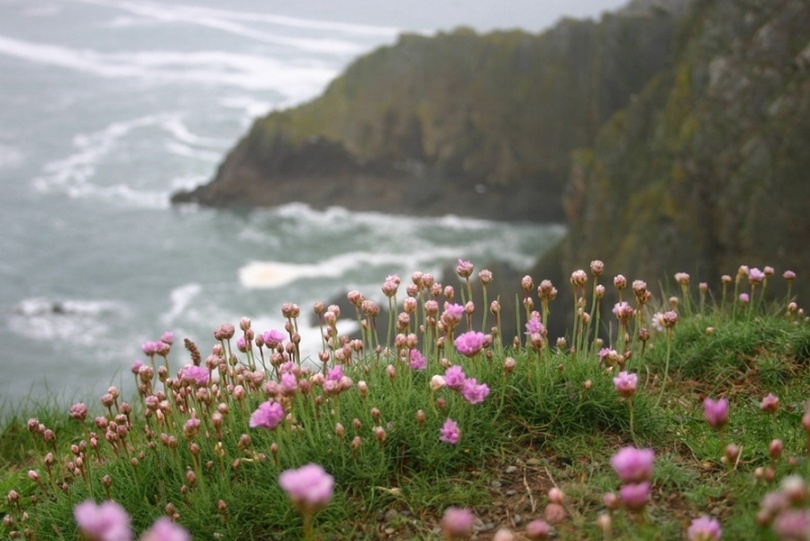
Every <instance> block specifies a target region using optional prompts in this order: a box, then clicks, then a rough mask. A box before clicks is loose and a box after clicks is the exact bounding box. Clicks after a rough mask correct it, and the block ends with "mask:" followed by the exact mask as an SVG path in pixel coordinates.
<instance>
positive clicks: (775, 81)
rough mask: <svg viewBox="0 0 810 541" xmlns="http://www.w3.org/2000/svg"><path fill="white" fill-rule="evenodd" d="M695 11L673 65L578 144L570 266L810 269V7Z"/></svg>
mask: <svg viewBox="0 0 810 541" xmlns="http://www.w3.org/2000/svg"><path fill="white" fill-rule="evenodd" d="M687 17H688V18H687V19H686V20H685V21H684V23H683V25H682V26H681V32H680V35H679V36H678V43H677V52H676V56H675V62H674V63H673V65H672V66H671V67H670V68H668V69H667V70H665V71H664V72H662V73H661V74H660V75H658V76H657V77H655V78H654V80H652V81H651V82H650V83H649V84H648V85H647V87H646V88H645V89H644V91H643V92H642V93H640V95H639V97H638V99H637V100H635V101H634V102H633V103H632V104H631V105H630V106H628V107H627V108H626V109H625V110H623V111H621V112H619V113H617V114H616V115H615V116H613V118H612V119H611V120H610V121H609V122H608V123H607V124H606V125H605V126H604V127H603V128H602V129H601V130H600V132H599V134H598V135H597V137H596V139H595V142H594V144H593V146H592V147H591V148H589V149H586V150H581V151H578V152H576V153H575V154H574V160H573V161H574V163H573V172H572V176H571V182H570V185H569V191H568V194H567V197H566V210H567V214H568V223H569V224H570V226H571V229H570V234H569V236H568V238H567V239H566V241H565V242H564V244H563V246H562V254H563V258H562V261H563V264H564V266H565V268H567V270H568V272H570V271H571V270H573V269H574V268H576V267H584V268H587V264H588V261H590V260H591V259H594V258H599V259H603V260H604V261H605V262H606V263H607V264H608V269H610V270H611V272H613V273H619V272H625V273H629V272H633V273H637V275H636V274H634V276H633V277H634V278H636V277H637V278H642V279H646V280H648V281H652V282H651V283H657V282H658V281H659V280H660V279H661V278H662V277H663V276H667V275H670V274H671V273H673V272H675V271H676V270H682V271H687V272H691V273H693V277H694V278H693V279H695V280H697V279H698V278H699V279H702V280H707V281H711V283H717V281H718V278H719V276H720V275H721V274H732V275H733V274H734V273H735V272H736V269H737V267H738V265H740V264H743V263H744V264H748V265H751V266H760V267H761V266H763V265H773V266H775V267H776V268H777V270H779V272H780V274H781V271H783V270H785V269H786V268H792V269H793V270H795V271H797V272H799V273H800V275H804V276H807V275H808V274H810V251H808V249H807V248H808V242H809V241H810V215H809V214H808V204H810V151H808V149H810V4H808V3H807V2H806V1H802V0H769V1H761V2H760V1H746V2H742V1H738V0H699V1H696V2H695V3H694V4H693V6H692V10H691V12H690V14H689V15H688V16H687ZM544 265H546V266H547V265H548V262H545V263H544ZM566 276H567V274H566ZM628 277H629V276H628ZM778 282H781V279H780V280H778ZM805 300H806V299H805Z"/></svg>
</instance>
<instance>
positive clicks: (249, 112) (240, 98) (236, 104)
mask: <svg viewBox="0 0 810 541" xmlns="http://www.w3.org/2000/svg"><path fill="white" fill-rule="evenodd" d="M218 103H219V105H221V106H222V107H227V108H229V109H238V110H241V111H242V117H243V118H244V119H245V122H244V125H247V124H248V123H249V122H251V121H252V120H253V119H254V118H256V117H259V116H263V115H266V114H267V112H268V111H270V110H271V109H272V108H273V107H275V106H276V104H275V103H272V102H269V101H265V100H258V99H256V98H254V97H253V96H245V95H235V96H227V97H224V98H221V99H220V100H219V102H218Z"/></svg>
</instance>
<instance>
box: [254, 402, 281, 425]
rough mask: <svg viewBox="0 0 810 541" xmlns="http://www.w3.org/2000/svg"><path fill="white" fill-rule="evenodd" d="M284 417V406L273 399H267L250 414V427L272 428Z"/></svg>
mask: <svg viewBox="0 0 810 541" xmlns="http://www.w3.org/2000/svg"><path fill="white" fill-rule="evenodd" d="M282 419H284V408H283V407H282V406H281V404H279V403H278V402H275V401H270V400H268V401H267V402H263V403H262V404H259V407H258V408H257V409H256V411H254V412H253V413H252V414H251V416H250V422H249V423H248V424H249V425H250V428H269V429H270V430H273V429H274V428H276V427H277V426H278V425H279V424H280V423H281V421H282Z"/></svg>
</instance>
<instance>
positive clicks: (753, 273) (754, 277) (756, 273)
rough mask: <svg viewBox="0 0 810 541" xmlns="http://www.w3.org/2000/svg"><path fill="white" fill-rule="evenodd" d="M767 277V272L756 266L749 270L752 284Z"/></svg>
mask: <svg viewBox="0 0 810 541" xmlns="http://www.w3.org/2000/svg"><path fill="white" fill-rule="evenodd" d="M764 279H765V273H764V272H762V271H761V270H759V269H758V268H756V267H754V268H753V269H751V270H749V271H748V282H750V283H752V284H759V283H761V282H762V280H764Z"/></svg>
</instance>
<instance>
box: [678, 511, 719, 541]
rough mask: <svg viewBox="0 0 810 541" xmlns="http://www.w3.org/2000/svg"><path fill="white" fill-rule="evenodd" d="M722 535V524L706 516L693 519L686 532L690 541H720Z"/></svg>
mask: <svg viewBox="0 0 810 541" xmlns="http://www.w3.org/2000/svg"><path fill="white" fill-rule="evenodd" d="M722 535H723V530H722V529H721V528H720V523H719V522H717V520H716V519H713V518H711V517H709V516H706V515H703V516H702V517H700V518H696V519H693V520H692V523H691V524H690V525H689V529H688V530H686V538H687V539H688V540H689V541H720V537H721V536H722Z"/></svg>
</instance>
